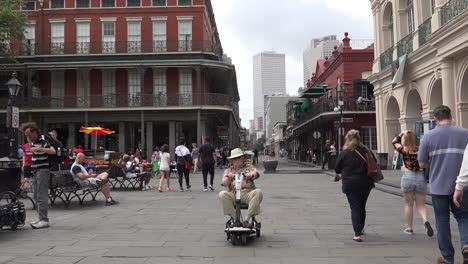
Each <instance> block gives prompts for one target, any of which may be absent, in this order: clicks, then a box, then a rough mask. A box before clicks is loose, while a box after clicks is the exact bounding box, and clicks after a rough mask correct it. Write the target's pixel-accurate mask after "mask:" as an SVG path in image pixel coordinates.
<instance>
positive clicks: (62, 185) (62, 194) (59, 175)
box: [49, 170, 101, 208]
mask: <svg viewBox="0 0 468 264" xmlns="http://www.w3.org/2000/svg"><path fill="white" fill-rule="evenodd" d="M50 177H51V179H50V186H49V187H50V194H49V200H50V202H51V204H55V200H57V198H59V199H60V200H61V201H62V202H63V204H64V205H65V207H66V208H68V206H69V205H70V203H71V201H72V200H73V199H75V198H76V199H78V201H79V202H80V204H81V205H83V202H84V200H85V199H86V197H87V196H90V197H91V198H92V200H93V201H96V196H97V195H98V193H99V192H101V187H96V186H89V187H81V186H80V185H78V183H76V182H75V180H74V179H73V177H72V175H71V174H70V171H68V170H61V171H51V172H50Z"/></svg>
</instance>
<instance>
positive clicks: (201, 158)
mask: <svg viewBox="0 0 468 264" xmlns="http://www.w3.org/2000/svg"><path fill="white" fill-rule="evenodd" d="M198 164H201V166H202V174H203V191H204V192H207V191H208V188H209V189H210V190H211V191H214V188H213V182H214V168H215V167H217V166H218V163H217V159H216V149H215V147H214V146H213V145H211V144H210V138H208V137H205V144H203V145H202V146H201V147H200V150H199V155H198ZM208 173H210V185H208V179H207V178H208Z"/></svg>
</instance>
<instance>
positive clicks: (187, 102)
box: [0, 93, 237, 111]
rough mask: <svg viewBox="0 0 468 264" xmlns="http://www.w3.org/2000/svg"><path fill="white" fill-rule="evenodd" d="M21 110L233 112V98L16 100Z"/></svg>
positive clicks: (175, 96)
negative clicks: (195, 109) (224, 109)
mask: <svg viewBox="0 0 468 264" xmlns="http://www.w3.org/2000/svg"><path fill="white" fill-rule="evenodd" d="M7 99H8V98H0V109H4V108H6V105H7ZM17 105H18V106H19V107H20V108H21V109H63V108H119V107H168V106H171V107H192V106H207V105H211V106H228V107H232V108H233V110H234V111H237V109H235V108H236V106H237V103H236V102H235V101H234V98H233V97H232V96H230V95H226V94H217V93H194V94H192V93H169V94H165V93H159V94H141V93H135V94H108V95H93V96H64V97H61V98H60V97H50V96H42V97H40V98H31V99H28V98H24V99H23V100H21V99H19V100H17Z"/></svg>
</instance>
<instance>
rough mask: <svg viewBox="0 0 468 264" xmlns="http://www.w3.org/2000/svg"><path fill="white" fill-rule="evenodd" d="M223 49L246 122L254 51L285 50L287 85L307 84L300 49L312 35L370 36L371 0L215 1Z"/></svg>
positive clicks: (249, 113) (244, 122) (294, 88)
mask: <svg viewBox="0 0 468 264" xmlns="http://www.w3.org/2000/svg"><path fill="white" fill-rule="evenodd" d="M212 5H213V10H214V14H215V18H216V24H217V26H218V32H219V35H220V38H221V43H222V45H223V49H224V52H225V53H227V54H228V56H230V57H231V58H232V60H233V63H234V64H235V65H236V70H237V82H238V87H239V94H240V97H241V101H240V102H239V107H240V116H241V117H243V118H242V125H243V126H245V127H248V120H249V119H252V118H253V102H252V98H253V79H252V76H253V74H252V56H253V55H254V54H256V53H259V52H261V51H265V50H275V51H277V52H281V53H284V54H286V90H287V92H288V93H290V94H296V93H297V89H298V88H299V87H300V86H302V85H303V73H302V52H303V50H304V49H305V48H306V47H307V45H308V43H309V42H310V40H311V39H312V38H319V37H322V36H325V35H330V34H336V35H337V37H338V38H339V39H342V38H343V37H344V36H343V33H344V32H349V34H350V35H349V36H350V38H351V39H372V11H371V9H370V3H369V0H287V1H282V0H235V1H226V0H212Z"/></svg>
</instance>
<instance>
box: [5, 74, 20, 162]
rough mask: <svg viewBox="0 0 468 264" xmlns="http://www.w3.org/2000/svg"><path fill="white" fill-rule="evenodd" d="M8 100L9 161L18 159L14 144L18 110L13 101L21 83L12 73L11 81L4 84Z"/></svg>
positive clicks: (17, 124)
mask: <svg viewBox="0 0 468 264" xmlns="http://www.w3.org/2000/svg"><path fill="white" fill-rule="evenodd" d="M6 86H7V87H8V92H9V93H10V98H8V106H7V123H6V127H7V128H8V138H9V140H10V144H9V145H10V154H9V155H8V156H9V157H10V159H17V158H18V150H17V142H16V137H17V136H16V130H17V129H18V127H19V109H18V107H15V99H16V96H18V94H19V92H20V90H21V87H22V86H21V83H20V82H19V81H18V79H16V72H13V74H12V75H11V79H10V80H9V81H8V82H7V83H6Z"/></svg>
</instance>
